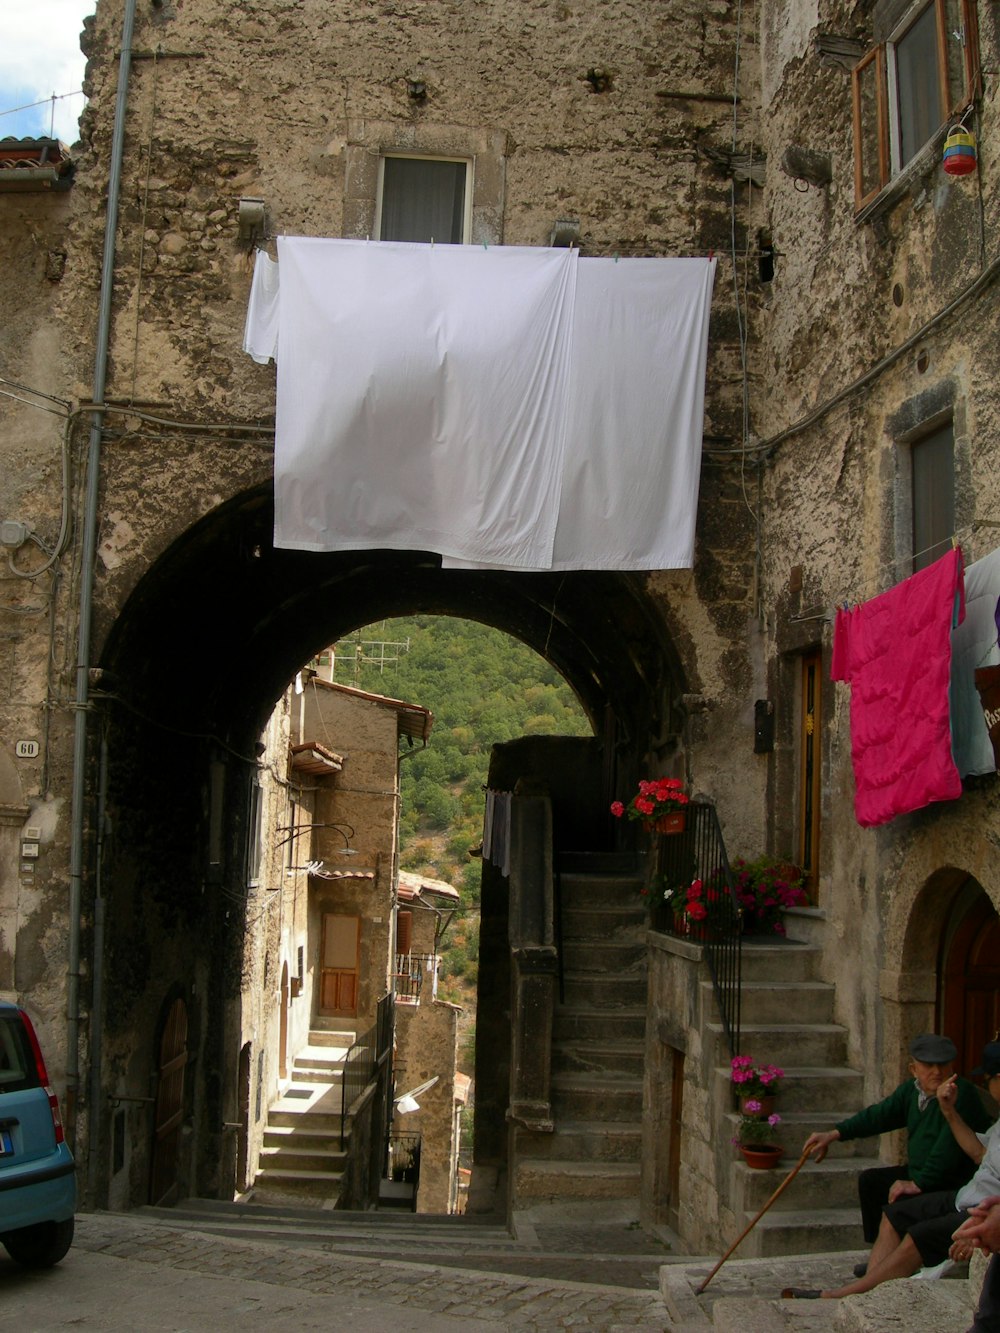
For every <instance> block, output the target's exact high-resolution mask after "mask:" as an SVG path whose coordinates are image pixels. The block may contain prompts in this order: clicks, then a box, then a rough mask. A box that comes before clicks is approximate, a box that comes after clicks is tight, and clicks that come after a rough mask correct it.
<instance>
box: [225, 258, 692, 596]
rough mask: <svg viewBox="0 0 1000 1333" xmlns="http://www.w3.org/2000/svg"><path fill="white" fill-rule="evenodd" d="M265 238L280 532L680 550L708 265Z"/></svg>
mask: <svg viewBox="0 0 1000 1333" xmlns="http://www.w3.org/2000/svg"><path fill="white" fill-rule="evenodd" d="M278 254H279V261H280V265H279V266H280V274H281V281H280V284H279V292H280V295H279V307H278V308H279V319H278V334H277V339H278V344H280V349H281V355H280V357H279V359H278V391H277V426H276V440H275V544H276V545H277V546H279V547H285V548H291V549H298V550H360V549H368V548H378V547H382V548H389V549H393V550H429V551H436V552H438V553H440V554H441V555H442V557H443V558H444V562H445V563H446V564H448V565H453V566H459V565H469V566H486V567H493V568H509V569H519V570H542V569H553V568H558V569H656V568H662V569H666V568H678V567H688V566H690V564H691V562H692V556H693V546H694V522H695V509H696V505H697V493H698V476H699V470H700V452H701V430H702V415H703V403H704V369H705V353H706V344H707V324H708V308H709V302H710V299H711V289H712V282H713V278H714V271H715V264H714V261H709V262H706V261H705V260H621V261H620V262H616V261H614V260H598V259H580V258H579V256H578V255H577V253H576V251H572V250H544V249H535V248H522V247H506V246H503V247H497V248H494V249H490V250H488V251H487V250H485V249H479V248H477V247H472V246H457V247H456V246H447V247H443V246H442V247H438V246H435V247H430V246H426V245H406V244H397V243H385V242H381V243H375V244H367V243H365V242H351V241H334V240H303V239H293V238H282V239H281V240H279V248H278ZM258 271H260V272H262V273H265V274H268V275H269V277H270V274H269V270H268V268H267V264H266V263H265V262H263V260H262V258H261V257H259V258H258ZM254 281H255V286H256V284H257V282H258V277H257V274H255V279H254ZM260 281H261V282H263V281H265V279H264V278H263V277H262V278H261V279H260ZM267 308H268V307H267V304H266V302H257V301H255V300H254V299H253V298H252V299H251V308H250V315H249V317H248V325H247V334H246V339H245V346H246V348H247V350H248V351H250V352H251V355H254V356H255V357H256V358H257V359H258V360H263V359H266V354H267V353H268V351H269V350H271V351H273V349H274V347H275V346H276V345H278V344H276V343H274V342H271V341H269V336H262V335H261V331H260V329H259V328H258V327H257V326H256V325H255V323H254V311H255V310H262V311H265V312H266V310H267Z"/></svg>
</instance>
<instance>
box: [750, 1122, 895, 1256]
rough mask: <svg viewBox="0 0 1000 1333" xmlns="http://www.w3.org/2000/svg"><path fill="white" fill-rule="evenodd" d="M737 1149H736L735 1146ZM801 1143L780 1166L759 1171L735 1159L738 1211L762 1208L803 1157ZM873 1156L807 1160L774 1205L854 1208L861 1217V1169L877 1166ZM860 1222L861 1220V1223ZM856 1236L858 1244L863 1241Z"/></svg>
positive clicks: (784, 1208) (789, 1208) (792, 1208)
mask: <svg viewBox="0 0 1000 1333" xmlns="http://www.w3.org/2000/svg"><path fill="white" fill-rule="evenodd" d="M733 1151H734V1153H735V1151H736V1150H735V1149H734V1150H733ZM800 1152H801V1144H799V1145H797V1146H796V1147H795V1148H794V1149H792V1150H791V1151H786V1152H785V1156H784V1157H783V1158H781V1160H780V1161H779V1162H778V1165H777V1166H776V1167H772V1168H770V1169H769V1170H766V1171H758V1170H756V1169H754V1168H752V1167H749V1166H747V1165H746V1163H745V1162H743V1161H742V1160H739V1159H738V1158H737V1160H735V1161H734V1168H735V1174H734V1176H733V1184H734V1189H733V1193H732V1205H733V1209H734V1210H735V1211H736V1212H747V1213H749V1214H750V1215H751V1216H752V1215H753V1214H754V1213H756V1212H757V1210H758V1209H759V1208H762V1207H763V1206H764V1204H765V1203H766V1202H767V1200H768V1199H769V1198H770V1197H771V1195H772V1194H773V1193H774V1191H775V1190H776V1189H777V1187H778V1186H779V1185H780V1184H781V1182H782V1180H784V1178H785V1176H786V1175H787V1174H788V1173H789V1171H791V1170H792V1168H793V1167H794V1166H795V1165H796V1163H797V1162H798V1160H799V1153H800ZM877 1165H878V1163H877V1162H876V1160H875V1159H874V1158H872V1157H855V1158H843V1157H840V1158H837V1157H827V1158H826V1160H825V1161H823V1162H821V1163H820V1164H819V1165H817V1164H816V1163H815V1162H807V1163H806V1164H805V1166H804V1167H803V1168H802V1170H801V1171H800V1172H799V1174H798V1175H797V1176H796V1177H795V1179H794V1180H793V1181H792V1183H791V1184H790V1185H789V1187H788V1189H787V1190H785V1192H784V1194H782V1195H781V1196H780V1198H778V1199H776V1200H775V1202H774V1204H773V1207H774V1209H776V1210H777V1211H779V1212H801V1211H802V1209H803V1208H804V1207H806V1206H807V1205H808V1207H809V1208H818V1209H831V1208H838V1209H839V1208H847V1209H851V1208H853V1209H854V1211H855V1213H856V1214H857V1216H858V1217H860V1213H859V1212H858V1173H859V1171H861V1170H862V1168H864V1167H868V1166H877ZM859 1225H860V1223H859ZM859 1243H860V1242H859V1241H858V1238H857V1237H855V1240H854V1244H859Z"/></svg>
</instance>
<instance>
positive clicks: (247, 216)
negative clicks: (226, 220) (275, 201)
mask: <svg viewBox="0 0 1000 1333" xmlns="http://www.w3.org/2000/svg"><path fill="white" fill-rule="evenodd" d="M237 217H238V235H239V238H240V240H241V241H243V242H245V243H246V244H247V245H252V244H253V243H254V241H262V240H263V239H264V237H265V236H266V235H267V206H266V205H265V203H264V200H263V199H241V200H240V206H239V213H238V215H237Z"/></svg>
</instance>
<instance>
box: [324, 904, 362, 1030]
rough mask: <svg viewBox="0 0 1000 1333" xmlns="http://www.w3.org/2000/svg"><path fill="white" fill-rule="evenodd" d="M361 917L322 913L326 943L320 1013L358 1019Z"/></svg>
mask: <svg viewBox="0 0 1000 1333" xmlns="http://www.w3.org/2000/svg"><path fill="white" fill-rule="evenodd" d="M360 941H361V918H360V917H359V916H341V915H340V914H339V913H337V912H324V913H323V944H322V952H321V954H320V968H319V1012H320V1013H321V1014H322V1015H324V1016H330V1017H338V1018H355V1017H356V1016H357V1012H358V955H359V945H360Z"/></svg>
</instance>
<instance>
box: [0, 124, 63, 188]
mask: <svg viewBox="0 0 1000 1333" xmlns="http://www.w3.org/2000/svg"><path fill="white" fill-rule="evenodd" d="M73 170H74V164H73V159H72V158H71V157H70V155H69V149H68V148H67V147H66V145H65V144H64V143H61V142H60V141H59V140H58V139H45V138H43V139H15V138H13V137H12V136H8V137H7V138H6V139H0V190H6V191H10V190H65V189H68V188H69V186H70V185H71V184H72V180H73Z"/></svg>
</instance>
